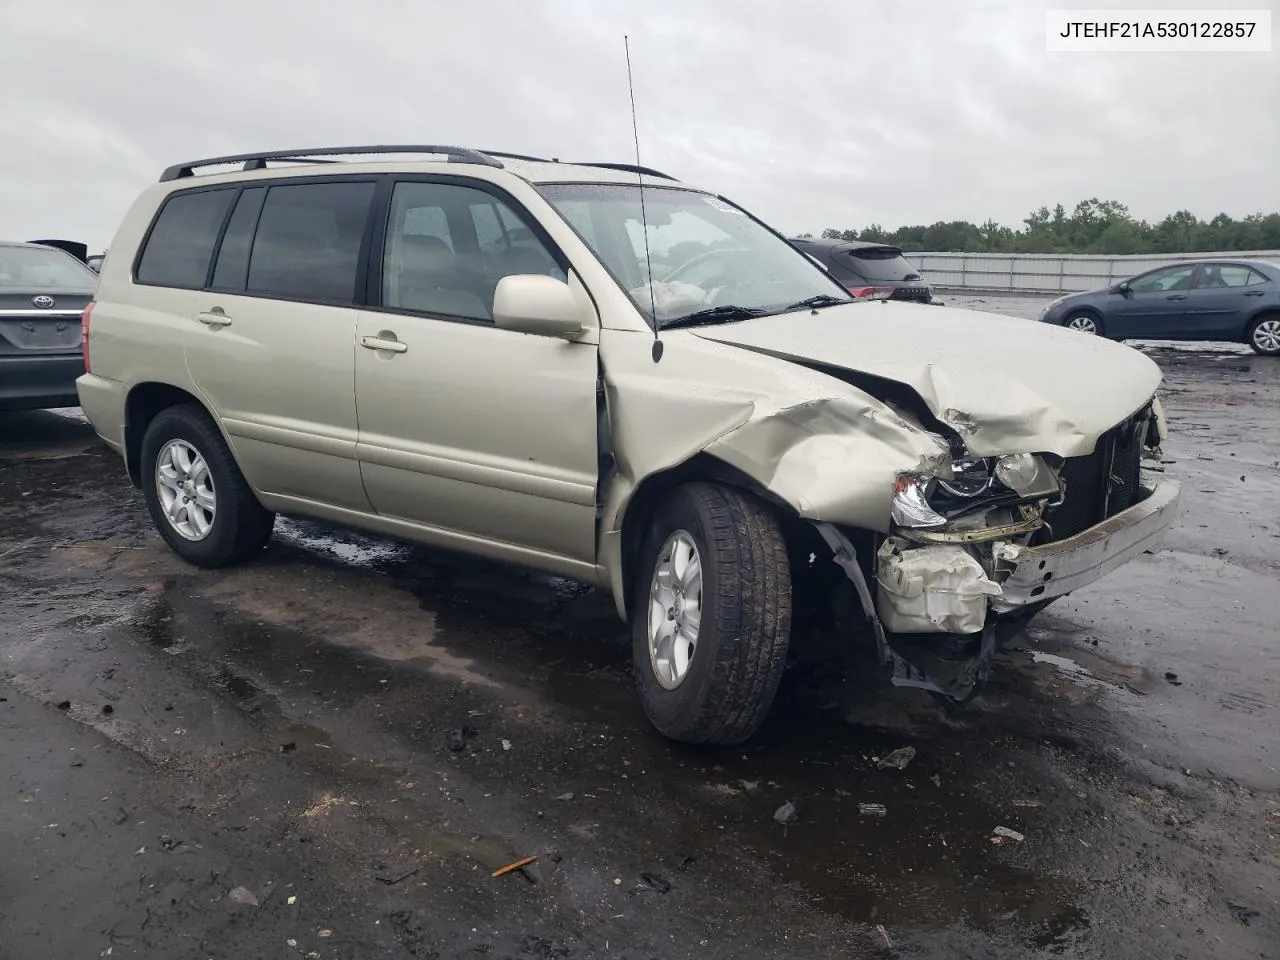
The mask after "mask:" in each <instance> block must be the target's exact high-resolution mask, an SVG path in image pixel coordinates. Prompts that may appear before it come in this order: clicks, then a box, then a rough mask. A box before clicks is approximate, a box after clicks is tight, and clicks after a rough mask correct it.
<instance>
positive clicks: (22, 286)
mask: <svg viewBox="0 0 1280 960" xmlns="http://www.w3.org/2000/svg"><path fill="white" fill-rule="evenodd" d="M97 284H98V275H97V274H96V273H94V272H93V271H92V270H90V269H89V268H88V267H86V266H85V265H84V264H82V263H81V262H80V261H79V260H77V259H76V258H75V257H73V256H71V255H70V254H68V253H63V252H62V251H61V250H57V249H55V248H53V247H6V246H0V289H3V290H19V291H22V292H24V293H25V292H26V291H28V290H61V291H64V292H67V293H93V290H94V288H95V287H96V286H97Z"/></svg>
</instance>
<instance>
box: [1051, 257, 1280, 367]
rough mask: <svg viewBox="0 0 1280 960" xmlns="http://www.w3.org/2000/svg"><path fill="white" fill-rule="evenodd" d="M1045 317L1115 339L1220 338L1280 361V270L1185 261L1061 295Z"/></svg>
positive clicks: (1253, 263)
mask: <svg viewBox="0 0 1280 960" xmlns="http://www.w3.org/2000/svg"><path fill="white" fill-rule="evenodd" d="M1040 319H1041V320H1043V321H1044V322H1045V323H1056V324H1058V325H1059V326H1063V327H1069V328H1070V329H1072V330H1079V331H1081V332H1083V333H1096V334H1100V335H1102V336H1105V337H1109V338H1111V339H1112V340H1222V341H1232V342H1235V343H1247V344H1248V345H1249V346H1251V347H1253V349H1254V350H1255V351H1257V352H1258V353H1260V354H1263V355H1265V356H1270V357H1274V356H1280V266H1277V265H1276V264H1274V263H1267V262H1265V261H1261V260H1187V261H1183V262H1180V263H1174V264H1170V265H1169V266H1165V267H1159V268H1158V269H1155V270H1150V271H1148V272H1147V273H1143V274H1139V275H1138V276H1136V277H1131V278H1130V279H1128V280H1123V281H1121V282H1120V283H1117V284H1116V285H1115V286H1112V287H1108V288H1107V289H1105V290H1092V291H1089V292H1088V293H1073V294H1071V295H1070V296H1066V297H1059V298H1058V299H1057V300H1054V301H1053V302H1052V303H1051V304H1049V305H1048V306H1047V307H1045V309H1044V312H1043V313H1042V314H1041V315H1040Z"/></svg>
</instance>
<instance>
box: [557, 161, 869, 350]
mask: <svg viewBox="0 0 1280 960" xmlns="http://www.w3.org/2000/svg"><path fill="white" fill-rule="evenodd" d="M539 189H540V191H541V193H542V195H543V196H545V197H546V198H547V200H548V201H550V203H551V204H552V206H554V207H555V208H556V210H558V211H559V213H560V215H561V216H563V217H564V218H565V220H567V221H568V222H569V225H570V226H572V227H573V228H574V229H575V230H576V231H577V232H578V235H579V236H581V237H582V239H583V240H584V241H585V242H586V244H587V245H588V246H589V247H591V249H592V250H593V251H594V252H595V254H596V256H597V257H599V258H600V261H601V262H602V263H603V264H604V265H605V267H607V268H608V270H609V272H610V273H612V274H613V277H614V279H615V280H617V281H618V283H619V284H620V285H621V286H622V288H623V289H624V290H625V291H627V294H628V296H630V297H631V301H632V302H633V303H634V304H635V305H636V307H637V309H639V310H640V312H641V313H642V314H643V315H644V316H645V317H646V318H647V319H648V320H649V322H650V323H653V322H654V321H655V320H656V321H657V323H658V324H659V325H662V324H666V323H669V322H672V321H676V320H680V319H682V318H687V317H689V316H690V315H691V314H695V313H701V312H702V311H710V310H714V309H715V308H717V307H720V308H725V307H736V308H743V310H742V312H741V315H740V316H739V315H737V314H735V313H733V312H731V311H726V310H721V311H719V312H718V314H716V315H714V316H716V319H717V322H722V321H724V320H725V319H733V318H735V317H736V318H738V319H740V318H741V316H747V315H749V314H748V313H747V311H751V312H755V311H759V312H760V313H781V312H783V311H785V310H786V309H787V308H788V307H789V306H790V305H791V304H795V303H798V302H800V301H802V300H808V299H810V298H812V297H822V296H826V297H833V298H838V299H840V300H847V299H848V298H849V297H848V293H847V292H846V291H845V290H844V289H843V288H842V287H840V286H839V285H838V284H836V282H835V281H834V280H832V279H831V277H830V276H829V275H828V274H827V273H826V272H825V271H824V270H823V269H822V268H821V267H819V266H818V265H817V264H815V263H814V262H813V260H811V259H810V258H809V257H806V256H805V255H804V254H803V253H801V252H800V251H798V250H797V249H796V248H795V247H793V246H791V245H790V244H789V243H787V242H786V241H785V240H783V239H782V238H781V237H778V236H777V235H776V234H774V233H771V232H770V231H769V230H767V229H766V228H765V227H763V226H761V225H760V224H759V223H757V222H756V221H754V220H752V219H751V218H750V217H748V216H747V215H746V214H744V213H742V212H741V211H740V210H738V209H737V208H736V207H734V206H732V205H730V204H728V203H725V202H724V201H723V200H719V199H717V198H715V197H712V196H710V195H708V194H705V193H699V192H696V191H692V190H680V189H671V188H669V187H651V186H648V185H646V186H645V188H644V212H645V220H646V221H647V222H648V237H649V250H648V257H647V262H648V264H652V288H653V296H652V297H651V296H650V271H649V268H648V266H647V264H646V254H645V230H644V227H643V226H642V225H641V217H640V188H639V185H634V186H633V185H631V184H597V183H571V184H562V183H557V184H545V185H543V186H542V187H540V188H539ZM651 300H654V301H656V302H657V309H656V310H654V309H652V308H651V306H650V303H651Z"/></svg>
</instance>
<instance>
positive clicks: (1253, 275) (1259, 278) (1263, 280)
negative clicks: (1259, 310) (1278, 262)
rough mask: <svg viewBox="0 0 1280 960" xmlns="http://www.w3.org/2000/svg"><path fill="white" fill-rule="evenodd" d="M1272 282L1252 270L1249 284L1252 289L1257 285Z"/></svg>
mask: <svg viewBox="0 0 1280 960" xmlns="http://www.w3.org/2000/svg"><path fill="white" fill-rule="evenodd" d="M1270 282H1271V281H1269V280H1268V279H1267V278H1266V277H1264V276H1263V275H1262V274H1260V273H1259V272H1258V271H1257V270H1250V271H1249V283H1248V286H1251V287H1252V286H1253V285H1254V284H1255V283H1270Z"/></svg>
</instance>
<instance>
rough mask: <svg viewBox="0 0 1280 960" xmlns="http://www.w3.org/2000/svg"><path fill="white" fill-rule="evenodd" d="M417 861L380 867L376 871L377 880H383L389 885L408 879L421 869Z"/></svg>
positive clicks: (375, 877) (374, 875)
mask: <svg viewBox="0 0 1280 960" xmlns="http://www.w3.org/2000/svg"><path fill="white" fill-rule="evenodd" d="M419 869H420V868H419V865H418V864H416V863H401V864H396V865H395V866H390V867H380V868H379V869H377V870H375V871H374V874H373V877H374V879H375V880H381V881H382V882H383V883H385V884H386V885H387V886H391V885H392V884H395V883H399V882H400V881H401V880H408V879H409V878H410V877H412V876H413V875H414V874H415V873H417V872H418V870H419Z"/></svg>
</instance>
